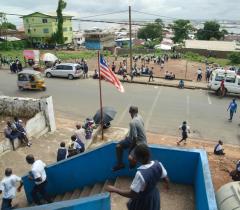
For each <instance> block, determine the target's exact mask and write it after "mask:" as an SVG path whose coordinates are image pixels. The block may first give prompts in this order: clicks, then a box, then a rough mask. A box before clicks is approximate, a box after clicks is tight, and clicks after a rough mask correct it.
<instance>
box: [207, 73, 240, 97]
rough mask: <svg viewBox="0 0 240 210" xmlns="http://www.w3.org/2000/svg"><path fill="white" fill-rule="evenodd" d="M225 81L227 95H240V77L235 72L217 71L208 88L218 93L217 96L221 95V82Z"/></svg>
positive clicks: (213, 74) (212, 76)
mask: <svg viewBox="0 0 240 210" xmlns="http://www.w3.org/2000/svg"><path fill="white" fill-rule="evenodd" d="M222 80H224V87H225V93H235V94H240V76H239V75H237V74H236V72H235V71H231V70H224V69H216V70H214V71H213V72H212V75H211V77H210V80H209V83H208V88H209V89H210V90H214V91H216V94H217V95H220V94H221V89H220V85H221V81H222Z"/></svg>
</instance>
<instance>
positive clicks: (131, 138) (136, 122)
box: [112, 106, 147, 171]
mask: <svg viewBox="0 0 240 210" xmlns="http://www.w3.org/2000/svg"><path fill="white" fill-rule="evenodd" d="M129 114H130V115H131V118H132V120H131V122H130V123H129V133H128V135H127V137H126V138H125V139H123V140H121V141H120V142H119V143H118V144H117V146H116V157H117V164H116V165H115V166H114V167H113V168H112V170H113V171H118V170H121V169H123V168H125V165H124V163H123V151H124V150H127V149H128V153H129V156H128V160H129V167H130V168H134V167H135V165H136V160H135V158H134V149H135V147H136V146H137V145H138V144H140V143H145V144H147V138H146V132H145V128H144V122H143V119H142V117H141V116H140V115H139V114H138V107H136V106H131V107H130V108H129Z"/></svg>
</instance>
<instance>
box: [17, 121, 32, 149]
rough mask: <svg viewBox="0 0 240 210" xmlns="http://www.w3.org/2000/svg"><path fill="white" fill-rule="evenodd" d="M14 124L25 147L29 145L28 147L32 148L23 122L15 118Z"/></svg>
mask: <svg viewBox="0 0 240 210" xmlns="http://www.w3.org/2000/svg"><path fill="white" fill-rule="evenodd" d="M14 124H15V126H16V129H17V132H18V138H19V139H20V140H21V142H22V143H23V144H24V145H27V146H28V147H30V146H31V145H32V143H31V142H30V141H29V139H28V137H27V131H26V129H25V128H24V126H23V124H22V120H19V119H18V117H14Z"/></svg>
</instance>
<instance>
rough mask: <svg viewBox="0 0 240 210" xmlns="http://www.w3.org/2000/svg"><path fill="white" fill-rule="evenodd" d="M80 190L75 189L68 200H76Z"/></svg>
mask: <svg viewBox="0 0 240 210" xmlns="http://www.w3.org/2000/svg"><path fill="white" fill-rule="evenodd" d="M81 192H82V190H81V189H76V190H74V191H73V193H72V196H71V198H70V199H69V200H73V199H77V198H79V197H80V194H81Z"/></svg>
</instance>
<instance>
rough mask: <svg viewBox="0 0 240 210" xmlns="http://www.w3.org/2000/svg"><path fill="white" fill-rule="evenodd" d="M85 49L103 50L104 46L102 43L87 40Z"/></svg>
mask: <svg viewBox="0 0 240 210" xmlns="http://www.w3.org/2000/svg"><path fill="white" fill-rule="evenodd" d="M85 47H86V48H87V49H89V50H101V49H102V46H101V43H100V41H97V40H96V41H94V40H86V41H85Z"/></svg>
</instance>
